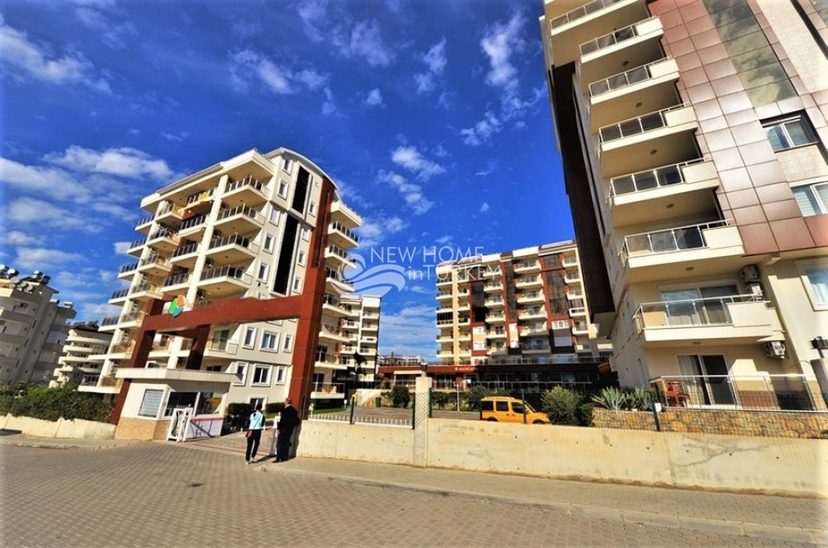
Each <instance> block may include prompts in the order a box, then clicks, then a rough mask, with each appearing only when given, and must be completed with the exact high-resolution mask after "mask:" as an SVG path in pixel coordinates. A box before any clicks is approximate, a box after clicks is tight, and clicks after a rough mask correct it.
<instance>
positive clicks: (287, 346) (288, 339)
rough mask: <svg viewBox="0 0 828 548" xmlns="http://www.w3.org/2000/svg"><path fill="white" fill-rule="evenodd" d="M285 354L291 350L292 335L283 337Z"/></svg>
mask: <svg viewBox="0 0 828 548" xmlns="http://www.w3.org/2000/svg"><path fill="white" fill-rule="evenodd" d="M284 350H285V352H290V351H291V350H293V335H285V348H284Z"/></svg>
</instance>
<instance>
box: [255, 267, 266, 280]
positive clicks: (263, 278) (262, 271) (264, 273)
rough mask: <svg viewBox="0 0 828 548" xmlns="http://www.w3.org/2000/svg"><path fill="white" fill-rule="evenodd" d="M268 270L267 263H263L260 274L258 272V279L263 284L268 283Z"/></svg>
mask: <svg viewBox="0 0 828 548" xmlns="http://www.w3.org/2000/svg"><path fill="white" fill-rule="evenodd" d="M267 270H268V265H267V263H261V264H260V265H259V272H258V274H257V276H256V277H257V278H258V279H259V280H261V281H263V282H266V281H267Z"/></svg>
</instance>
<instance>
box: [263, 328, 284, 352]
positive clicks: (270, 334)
mask: <svg viewBox="0 0 828 548" xmlns="http://www.w3.org/2000/svg"><path fill="white" fill-rule="evenodd" d="M266 338H267V339H272V340H273V345H272V346H270V345H266V344H265V339H266ZM280 342H281V333H279V332H278V331H263V332H262V341H261V344H260V345H259V348H260V349H261V350H264V351H266V352H278V351H279V343H280Z"/></svg>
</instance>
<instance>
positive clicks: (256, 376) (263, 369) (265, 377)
mask: <svg viewBox="0 0 828 548" xmlns="http://www.w3.org/2000/svg"><path fill="white" fill-rule="evenodd" d="M270 370H271V367H270V366H269V365H265V364H262V363H257V364H254V365H253V384H254V385H255V384H267V385H269V384H270Z"/></svg>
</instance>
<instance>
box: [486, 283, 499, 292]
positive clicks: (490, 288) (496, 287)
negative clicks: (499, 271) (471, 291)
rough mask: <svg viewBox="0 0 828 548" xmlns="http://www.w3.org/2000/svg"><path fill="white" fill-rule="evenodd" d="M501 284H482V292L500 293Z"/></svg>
mask: <svg viewBox="0 0 828 548" xmlns="http://www.w3.org/2000/svg"><path fill="white" fill-rule="evenodd" d="M502 290H503V284H502V283H500V282H487V283H485V284H483V291H485V292H486V293H489V292H493V291H502Z"/></svg>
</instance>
